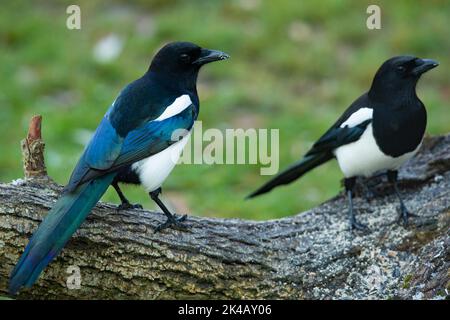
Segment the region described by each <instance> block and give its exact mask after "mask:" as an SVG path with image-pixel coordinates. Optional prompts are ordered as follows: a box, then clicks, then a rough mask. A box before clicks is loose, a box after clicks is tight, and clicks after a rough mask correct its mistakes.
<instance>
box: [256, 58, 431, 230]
mask: <svg viewBox="0 0 450 320" xmlns="http://www.w3.org/2000/svg"><path fill="white" fill-rule="evenodd" d="M437 65H438V63H437V62H436V61H434V60H431V59H420V58H417V57H413V56H397V57H393V58H391V59H389V60H387V61H385V62H384V63H383V64H382V65H381V67H380V68H379V69H378V71H377V72H376V74H375V77H374V79H373V81H372V85H371V87H370V89H369V91H368V92H366V93H364V94H363V95H361V96H360V97H359V98H358V99H356V100H355V101H354V102H353V103H352V104H351V105H350V107H349V108H348V109H347V110H346V111H345V112H344V113H343V114H342V116H341V117H340V118H339V119H338V120H337V121H336V122H335V123H334V124H333V126H331V128H330V129H329V130H328V131H326V132H325V134H323V135H322V136H321V137H320V138H319V140H317V142H315V143H314V145H313V146H312V147H311V149H310V150H309V151H308V152H307V153H306V154H305V155H304V157H303V158H302V159H301V160H299V161H298V162H296V163H294V164H293V165H291V166H290V167H289V168H287V169H286V170H284V171H282V172H281V173H279V174H278V175H277V176H275V177H274V178H273V179H271V180H270V181H268V182H267V183H266V184H264V185H263V186H262V187H260V188H259V189H258V190H256V191H255V192H253V193H252V194H250V195H249V196H248V198H252V197H256V196H258V195H261V194H264V193H266V192H269V191H271V190H272V189H273V188H275V187H277V186H279V185H284V184H288V183H290V182H292V181H294V180H296V179H298V178H299V177H301V176H303V175H304V174H305V173H307V172H308V171H310V170H312V169H314V168H315V167H317V166H319V165H321V164H323V163H325V162H327V161H329V160H331V159H333V158H336V159H337V161H338V164H339V167H340V169H341V171H342V172H343V174H344V177H345V179H344V186H345V190H346V193H347V196H348V202H349V209H348V210H349V211H348V216H349V220H350V225H351V228H352V229H359V230H361V229H367V227H366V226H365V225H363V224H361V223H359V222H358V221H357V220H356V219H355V215H354V212H353V202H352V196H353V189H354V186H355V180H356V177H358V176H365V177H369V176H371V175H373V174H374V173H378V172H385V171H386V173H387V177H388V180H389V182H390V183H392V185H393V187H394V191H395V194H396V196H397V197H398V199H399V201H400V212H401V214H400V218H399V220H400V221H401V220H402V221H403V223H404V224H405V225H407V223H408V216H409V215H411V214H410V213H409V212H408V210H407V208H406V206H405V204H404V202H403V199H402V197H401V195H400V192H399V189H398V187H397V175H398V169H399V167H400V166H401V165H402V164H403V163H405V162H406V161H407V160H408V159H410V158H411V157H413V156H414V154H415V153H416V152H417V151H418V150H419V148H420V146H421V144H422V139H423V136H424V133H425V127H426V123H427V113H426V110H425V106H424V104H423V103H422V101H420V99H419V98H418V97H417V94H416V84H417V81H418V80H419V78H420V76H421V75H422V74H423V73H425V72H426V71H428V70H430V69H432V68H434V67H436V66H437Z"/></svg>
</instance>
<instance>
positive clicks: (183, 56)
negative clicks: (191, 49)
mask: <svg viewBox="0 0 450 320" xmlns="http://www.w3.org/2000/svg"><path fill="white" fill-rule="evenodd" d="M180 59H181V61H183V62H186V63H188V62H190V61H191V57H190V56H189V55H188V54H187V53H183V54H181V55H180Z"/></svg>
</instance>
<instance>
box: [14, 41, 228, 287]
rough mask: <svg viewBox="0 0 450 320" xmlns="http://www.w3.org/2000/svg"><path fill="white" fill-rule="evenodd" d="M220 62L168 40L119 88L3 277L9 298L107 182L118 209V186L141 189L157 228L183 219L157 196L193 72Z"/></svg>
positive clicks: (180, 129)
mask: <svg viewBox="0 0 450 320" xmlns="http://www.w3.org/2000/svg"><path fill="white" fill-rule="evenodd" d="M227 58H228V55H227V54H225V53H223V52H221V51H216V50H210V49H205V48H201V47H199V46H197V45H195V44H193V43H190V42H173V43H170V44H168V45H166V46H164V47H163V48H162V49H161V50H159V51H158V53H157V54H156V56H155V57H154V58H153V61H152V63H151V64H150V68H149V69H148V70H147V72H146V73H145V74H144V75H143V76H142V77H141V78H139V79H137V80H135V81H133V82H132V83H130V84H129V85H127V86H126V87H125V88H123V90H122V91H121V92H120V93H119V95H118V97H117V98H116V100H115V101H114V102H113V103H112V105H111V106H110V108H109V109H108V111H107V112H106V114H105V116H104V117H103V119H102V120H101V122H100V124H99V126H98V127H97V130H96V131H95V133H94V136H93V137H92V139H91V141H90V142H89V144H88V145H87V147H86V149H85V150H84V152H83V154H82V155H81V157H80V159H79V160H78V163H77V165H76V167H75V169H74V170H73V172H72V175H71V177H70V180H69V182H68V184H67V185H66V187H65V188H64V191H63V194H62V195H61V197H60V198H59V199H58V201H57V202H56V203H55V204H54V205H53V207H52V209H51V210H50V211H49V213H48V214H47V215H46V217H45V219H44V220H43V221H42V223H41V224H40V225H39V227H38V229H37V230H36V231H35V232H34V234H33V236H32V238H31V239H30V242H29V243H28V245H27V247H26V248H25V251H24V253H23V254H22V256H21V258H20V260H19V262H18V263H17V265H16V267H15V268H14V270H13V271H12V272H11V276H10V283H9V290H10V292H11V293H16V292H17V291H18V290H19V289H20V288H21V287H22V286H26V287H30V286H31V285H33V283H34V282H35V281H36V280H37V278H38V277H39V275H40V273H41V272H42V270H44V268H45V267H46V266H47V265H48V264H49V263H50V261H52V260H53V259H54V258H55V257H56V255H57V254H58V253H59V252H60V251H61V250H62V249H63V247H64V246H65V244H66V243H67V241H68V240H69V239H70V237H71V236H72V234H73V233H74V232H75V231H76V230H77V229H78V227H79V226H80V225H81V223H83V221H84V220H85V219H86V217H87V215H88V214H89V213H90V212H91V209H92V208H93V207H94V206H95V204H96V203H97V201H98V200H99V199H100V198H101V196H102V195H103V194H104V193H105V191H106V190H107V189H108V187H109V186H110V185H111V184H112V185H113V186H114V188H115V189H116V191H117V192H118V194H119V196H120V198H121V200H122V205H121V208H127V207H130V206H131V205H130V203H129V202H128V200H127V199H126V198H125V196H124V195H123V193H122V192H121V190H120V188H119V185H118V183H119V182H128V183H137V184H142V185H143V186H144V187H145V189H146V190H147V192H149V194H150V196H151V198H152V199H153V200H154V201H155V202H156V203H157V204H158V206H159V207H161V209H162V210H163V211H164V213H165V215H166V216H167V220H166V222H165V223H163V224H162V225H160V226H158V227H157V230H161V229H163V228H166V227H170V226H172V225H177V224H180V221H182V220H184V217H181V218H176V217H175V216H174V215H172V214H171V213H170V212H169V210H168V209H167V208H166V207H165V206H164V204H163V203H162V201H161V200H160V199H159V197H158V195H159V193H160V192H161V185H162V183H163V182H164V180H165V179H166V178H167V176H168V175H169V173H170V172H171V171H172V169H173V168H174V166H175V164H176V163H177V160H178V158H179V157H180V154H181V151H182V149H183V147H184V145H185V144H186V141H187V139H188V136H189V134H190V132H191V130H192V127H193V125H194V121H195V120H196V119H197V116H198V113H199V99H198V95H197V88H196V83H197V75H198V72H199V70H200V68H201V67H202V66H203V65H205V64H207V63H209V62H213V61H218V60H224V59H227Z"/></svg>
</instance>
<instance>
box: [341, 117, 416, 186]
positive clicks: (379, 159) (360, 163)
mask: <svg viewBox="0 0 450 320" xmlns="http://www.w3.org/2000/svg"><path fill="white" fill-rule="evenodd" d="M420 145H421V144H419V146H417V148H416V150H414V151H411V152H408V153H405V154H404V155H401V156H399V157H395V158H394V157H391V156H388V155H385V154H384V153H383V152H382V151H381V150H380V148H379V147H378V145H377V143H376V141H375V138H374V136H373V133H372V124H369V125H368V126H367V129H366V131H364V133H363V134H362V135H361V137H360V139H359V140H358V141H355V142H352V143H349V144H347V145H344V146H341V147H339V148H337V149H336V150H335V151H334V154H335V156H336V158H337V161H338V163H339V167H340V168H341V170H342V172H343V173H344V176H345V177H347V178H348V177H354V176H366V177H368V176H371V175H372V174H374V173H375V172H377V171H381V170H397V169H398V168H400V166H401V165H402V164H403V163H405V162H406V161H408V160H409V159H410V158H412V157H413V156H414V154H415V153H416V152H417V151H418V150H419V148H420Z"/></svg>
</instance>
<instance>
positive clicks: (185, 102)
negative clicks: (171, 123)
mask: <svg viewBox="0 0 450 320" xmlns="http://www.w3.org/2000/svg"><path fill="white" fill-rule="evenodd" d="M191 104H192V101H191V98H190V97H189V95H188V94H183V95H182V96H179V97H178V98H176V99H175V101H174V102H173V103H172V104H171V105H170V106H168V107H167V108H166V110H164V112H163V113H162V114H161V115H160V116H159V117H158V118H156V119H155V120H153V121H162V120H165V119H167V118H170V117H173V116H175V115H177V114H179V113H180V112H182V111H183V110H184V109H186V108H187V107H189V106H190V105H191Z"/></svg>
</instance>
